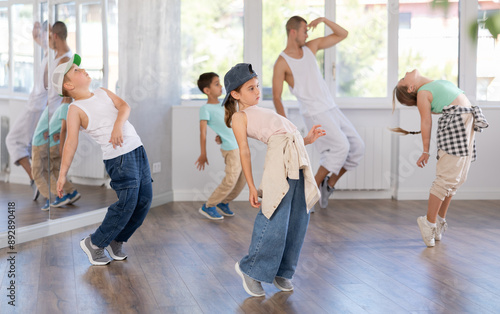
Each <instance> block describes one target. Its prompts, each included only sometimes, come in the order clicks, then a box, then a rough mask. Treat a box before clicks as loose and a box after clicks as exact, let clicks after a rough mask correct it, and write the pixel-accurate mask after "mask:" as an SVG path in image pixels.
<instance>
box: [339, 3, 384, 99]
mask: <svg viewBox="0 0 500 314" xmlns="http://www.w3.org/2000/svg"><path fill="white" fill-rule="evenodd" d="M336 3H337V6H336V12H337V23H338V24H339V25H340V26H342V27H344V28H345V29H347V31H349V36H348V37H347V38H346V39H345V40H344V41H342V42H341V43H340V44H339V45H338V46H337V57H336V62H335V69H334V71H335V74H334V80H335V85H336V88H335V91H336V96H337V97H387V67H388V58H387V45H388V43H387V22H388V18H387V1H380V0H378V1H377V0H370V1H350V0H337V1H336ZM361 17H362V18H361Z"/></svg>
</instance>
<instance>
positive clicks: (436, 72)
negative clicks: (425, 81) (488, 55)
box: [398, 0, 459, 84]
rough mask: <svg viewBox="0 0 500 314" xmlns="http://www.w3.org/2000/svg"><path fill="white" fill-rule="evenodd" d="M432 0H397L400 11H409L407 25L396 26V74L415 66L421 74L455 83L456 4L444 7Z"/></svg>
mask: <svg viewBox="0 0 500 314" xmlns="http://www.w3.org/2000/svg"><path fill="white" fill-rule="evenodd" d="M431 3H432V0H425V1H416V0H400V1H399V13H400V14H402V13H411V20H410V22H409V24H410V26H411V27H410V28H405V27H400V28H399V75H398V77H399V78H400V77H402V76H403V75H404V73H405V72H406V71H411V70H413V69H415V68H417V69H418V70H419V71H420V72H421V73H422V75H424V76H427V77H430V78H433V79H444V80H449V81H451V82H453V83H455V84H458V38H459V37H458V36H459V25H458V5H459V3H458V2H456V1H450V2H449V7H448V10H447V11H443V9H441V8H438V7H436V8H433V7H432V5H431Z"/></svg>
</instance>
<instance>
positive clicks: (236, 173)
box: [196, 72, 246, 219]
mask: <svg viewBox="0 0 500 314" xmlns="http://www.w3.org/2000/svg"><path fill="white" fill-rule="evenodd" d="M198 87H199V89H200V90H201V91H202V92H203V93H204V94H206V95H207V97H208V100H207V103H206V104H205V105H203V106H202V107H201V108H200V148H201V154H200V157H198V160H196V167H197V168H198V170H204V169H205V163H206V164H207V165H208V159H207V149H206V136H207V125H208V126H209V127H210V128H211V129H212V130H213V131H214V132H215V133H217V135H218V137H220V140H221V142H222V144H221V152H222V157H223V158H224V162H225V164H226V168H225V170H224V171H225V173H226V175H225V177H224V179H222V182H221V183H220V184H219V186H218V187H217V188H216V189H215V191H214V192H213V193H212V195H210V197H209V198H208V200H207V202H206V203H205V204H203V206H202V207H201V208H200V209H199V210H198V211H199V213H200V214H202V215H204V216H205V217H207V218H209V219H223V218H224V217H222V216H221V215H220V214H219V213H218V212H217V209H216V208H219V209H220V210H221V212H222V214H223V215H224V216H233V215H234V213H233V212H232V211H231V209H230V208H229V205H228V203H229V202H230V201H232V200H234V199H235V198H236V197H237V196H238V195H239V194H240V192H241V190H243V188H244V187H245V183H246V180H245V176H244V175H243V172H242V168H241V162H240V153H239V149H238V143H237V142H236V139H235V137H234V134H233V130H232V129H230V128H228V127H227V126H226V124H225V122H224V107H222V106H221V105H220V102H219V99H218V97H219V96H220V95H221V94H222V85H221V84H220V80H219V76H218V75H217V74H216V73H213V72H209V73H203V74H202V75H200V77H199V79H198Z"/></svg>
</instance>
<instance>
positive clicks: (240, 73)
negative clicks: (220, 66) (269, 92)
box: [222, 63, 257, 106]
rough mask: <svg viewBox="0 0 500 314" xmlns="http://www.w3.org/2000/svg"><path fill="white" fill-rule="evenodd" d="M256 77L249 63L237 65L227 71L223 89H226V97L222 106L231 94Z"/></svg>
mask: <svg viewBox="0 0 500 314" xmlns="http://www.w3.org/2000/svg"><path fill="white" fill-rule="evenodd" d="M256 76H257V73H255V71H254V70H253V69H252V65H251V64H250V63H238V64H237V65H235V66H234V67H232V68H231V70H229V71H228V72H227V73H226V75H225V76H224V87H225V88H226V97H225V98H224V101H223V102H222V106H224V104H225V103H226V101H227V99H228V98H229V95H230V94H231V92H232V91H233V90H235V89H237V88H238V87H240V86H241V85H243V84H245V83H246V82H248V80H250V79H251V78H254V77H256Z"/></svg>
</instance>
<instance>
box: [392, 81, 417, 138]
mask: <svg viewBox="0 0 500 314" xmlns="http://www.w3.org/2000/svg"><path fill="white" fill-rule="evenodd" d="M396 98H397V99H398V101H399V102H400V103H401V104H402V105H405V106H409V107H414V106H415V107H416V106H417V92H416V91H415V92H411V93H409V92H408V88H407V87H406V86H402V85H401V86H397V85H396V87H394V90H393V91H392V112H394V110H395V109H396ZM389 130H391V131H392V132H395V133H400V134H402V135H408V134H420V133H421V131H406V130H405V129H402V128H399V127H398V128H389Z"/></svg>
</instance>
